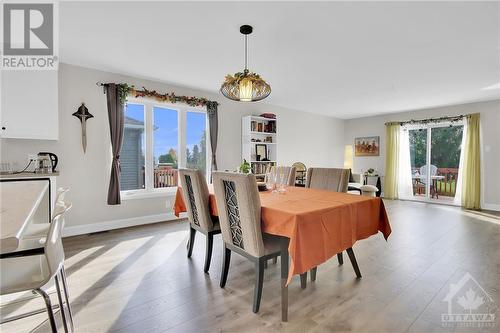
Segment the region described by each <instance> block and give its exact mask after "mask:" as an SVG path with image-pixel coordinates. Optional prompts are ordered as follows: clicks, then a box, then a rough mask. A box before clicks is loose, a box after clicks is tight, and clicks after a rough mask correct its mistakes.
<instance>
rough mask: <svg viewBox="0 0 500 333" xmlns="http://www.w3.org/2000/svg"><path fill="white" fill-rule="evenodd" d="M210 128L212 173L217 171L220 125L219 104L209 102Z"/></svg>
mask: <svg viewBox="0 0 500 333" xmlns="http://www.w3.org/2000/svg"><path fill="white" fill-rule="evenodd" d="M207 114H208V128H209V130H210V148H211V149H212V172H213V171H216V170H217V159H216V152H217V134H218V132H219V123H218V120H217V102H207ZM210 179H212V177H210Z"/></svg>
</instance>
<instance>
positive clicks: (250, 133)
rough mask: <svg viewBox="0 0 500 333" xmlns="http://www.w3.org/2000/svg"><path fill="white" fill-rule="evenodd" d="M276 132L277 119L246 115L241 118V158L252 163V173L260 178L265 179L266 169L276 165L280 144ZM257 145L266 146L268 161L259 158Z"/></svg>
mask: <svg viewBox="0 0 500 333" xmlns="http://www.w3.org/2000/svg"><path fill="white" fill-rule="evenodd" d="M259 124H260V125H259ZM276 132H277V120H276V119H269V118H264V117H259V116H245V117H243V118H242V120H241V160H242V161H243V159H245V160H247V162H249V163H250V166H251V167H252V173H253V174H255V176H256V177H257V179H258V180H263V179H264V175H265V172H266V169H267V168H268V167H269V166H271V165H276V160H277V146H278V145H277V144H278V142H277V140H276V138H277V133H276ZM257 145H264V146H265V147H266V151H267V160H266V161H262V160H259V159H258V157H257V154H256V146H257ZM261 158H262V159H263V158H265V157H261Z"/></svg>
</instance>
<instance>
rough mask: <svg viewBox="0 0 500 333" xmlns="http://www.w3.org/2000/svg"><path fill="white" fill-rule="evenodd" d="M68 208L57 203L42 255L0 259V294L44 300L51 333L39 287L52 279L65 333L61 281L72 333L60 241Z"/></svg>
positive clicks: (47, 303)
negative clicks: (22, 294) (25, 294)
mask: <svg viewBox="0 0 500 333" xmlns="http://www.w3.org/2000/svg"><path fill="white" fill-rule="evenodd" d="M70 208H71V204H70V203H58V204H57V205H56V210H55V215H54V217H53V218H52V222H51V223H50V227H49V230H48V233H47V235H46V236H45V237H46V238H45V242H44V253H43V254H33V255H31V254H29V255H24V256H20V257H11V258H4V259H0V269H1V271H2V274H1V275H0V295H6V294H12V293H17V292H23V291H30V290H32V291H34V292H36V293H38V294H39V295H41V296H42V297H43V299H44V301H45V306H46V308H47V314H48V317H49V322H50V327H51V329H52V332H57V327H56V322H55V318H54V313H53V311H52V303H51V300H50V297H49V295H48V294H47V292H46V291H44V290H43V289H42V288H43V287H45V286H46V285H47V284H48V283H49V282H50V281H52V279H53V278H54V280H55V287H56V291H57V297H58V300H59V306H60V310H61V316H62V322H63V326H64V331H65V332H68V323H67V320H66V311H65V309H64V302H63V298H62V292H61V282H62V287H63V289H64V296H65V300H66V306H67V308H68V313H69V319H70V324H71V329H72V331H73V330H74V324H73V314H72V312H71V307H70V303H69V296H68V286H67V281H66V273H65V271H64V249H63V245H62V240H61V231H62V227H63V225H64V215H65V213H66V212H67V211H68V210H69V209H70ZM29 241H32V240H28V242H29Z"/></svg>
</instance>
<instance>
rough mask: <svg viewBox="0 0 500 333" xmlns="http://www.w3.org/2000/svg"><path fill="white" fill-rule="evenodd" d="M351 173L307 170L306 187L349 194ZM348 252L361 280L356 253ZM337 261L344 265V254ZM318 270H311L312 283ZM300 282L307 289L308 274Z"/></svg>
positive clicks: (323, 169)
mask: <svg viewBox="0 0 500 333" xmlns="http://www.w3.org/2000/svg"><path fill="white" fill-rule="evenodd" d="M349 173H350V171H349V169H340V168H309V169H308V170H307V177H306V187H309V188H316V189H321V190H328V191H334V192H344V193H347V189H348V184H349ZM346 252H347V255H348V256H349V259H350V260H351V264H352V267H353V268H354V272H355V273H356V276H357V277H358V278H360V277H361V272H360V270H359V267H358V263H357V261H356V257H355V256H354V251H353V250H352V248H348V249H347V250H346ZM337 260H338V262H339V265H343V264H344V257H343V254H342V252H340V253H337ZM317 270H318V268H317V267H314V268H312V269H311V271H310V272H311V281H315V280H316V273H317ZM300 282H301V286H302V288H305V287H306V285H307V272H306V273H303V274H301V275H300Z"/></svg>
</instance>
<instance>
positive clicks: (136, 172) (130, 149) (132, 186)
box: [120, 103, 145, 191]
mask: <svg viewBox="0 0 500 333" xmlns="http://www.w3.org/2000/svg"><path fill="white" fill-rule="evenodd" d="M124 112H125V126H124V129H123V142H122V151H121V154H120V166H121V173H120V185H121V189H122V190H124V191H125V190H138V189H143V188H144V186H145V174H144V161H145V159H144V144H145V142H144V134H145V128H144V105H140V104H132V103H129V104H127V105H126V107H125V111H124Z"/></svg>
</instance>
